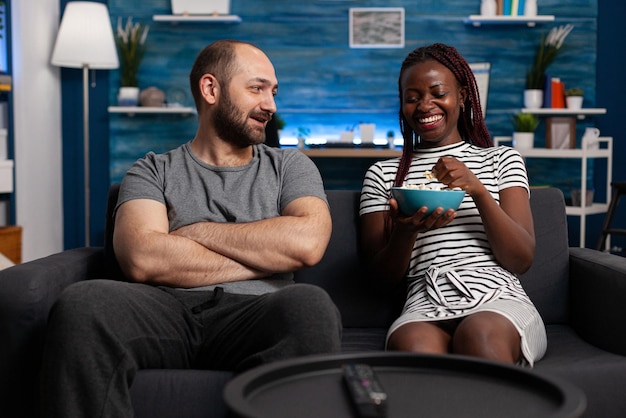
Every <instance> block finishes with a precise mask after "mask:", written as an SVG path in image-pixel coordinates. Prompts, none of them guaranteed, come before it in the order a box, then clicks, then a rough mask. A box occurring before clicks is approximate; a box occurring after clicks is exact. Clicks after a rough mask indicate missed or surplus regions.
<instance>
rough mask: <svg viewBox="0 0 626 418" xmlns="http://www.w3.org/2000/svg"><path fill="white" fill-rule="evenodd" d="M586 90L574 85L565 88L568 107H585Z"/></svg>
mask: <svg viewBox="0 0 626 418" xmlns="http://www.w3.org/2000/svg"><path fill="white" fill-rule="evenodd" d="M584 95H585V92H584V91H583V89H581V88H580V87H572V88H570V89H567V90H565V102H566V103H567V108H568V109H580V108H582V107H583V96H584Z"/></svg>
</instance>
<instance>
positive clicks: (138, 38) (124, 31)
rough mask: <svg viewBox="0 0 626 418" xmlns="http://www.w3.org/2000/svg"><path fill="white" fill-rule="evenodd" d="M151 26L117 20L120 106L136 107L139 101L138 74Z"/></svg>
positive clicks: (116, 37) (130, 18)
mask: <svg viewBox="0 0 626 418" xmlns="http://www.w3.org/2000/svg"><path fill="white" fill-rule="evenodd" d="M149 29H150V26H148V25H145V24H143V23H140V22H136V23H133V18H132V17H129V18H127V19H126V23H125V24H123V22H122V18H121V17H120V18H118V19H117V31H116V34H115V43H116V44H117V50H118V54H119V59H120V90H119V94H118V104H119V105H120V106H136V105H137V103H138V101H139V81H138V80H137V73H138V72H139V66H140V65H141V61H142V59H143V56H144V53H145V43H146V38H147V37H148V31H149Z"/></svg>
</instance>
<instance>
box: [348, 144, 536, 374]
mask: <svg viewBox="0 0 626 418" xmlns="http://www.w3.org/2000/svg"><path fill="white" fill-rule="evenodd" d="M443 156H452V157H456V158H457V159H458V160H460V161H463V162H464V163H465V164H466V165H467V167H468V168H469V169H470V170H471V171H472V172H473V173H474V174H475V175H476V176H477V177H478V179H479V180H480V181H481V182H482V183H483V184H484V185H485V187H486V188H487V190H488V191H489V193H490V194H491V195H492V196H493V198H494V199H495V200H496V201H497V202H498V203H499V192H500V190H503V189H506V188H508V187H522V188H524V189H526V190H527V191H529V186H528V177H527V174H526V168H525V165H524V161H523V159H522V157H521V156H520V154H519V153H518V152H517V151H516V150H514V149H512V148H510V147H503V146H500V147H491V148H479V147H476V146H474V145H471V144H468V143H466V142H459V143H455V144H452V145H447V146H444V147H439V148H431V149H420V150H417V151H416V152H414V154H413V160H412V162H411V166H410V169H409V172H408V174H407V176H406V178H405V183H406V184H412V185H417V184H426V183H429V182H430V181H429V180H428V179H427V178H426V177H425V176H424V172H426V171H429V170H432V168H433V166H434V165H435V163H436V162H437V161H438V160H439V158H441V157H443ZM399 162H400V159H399V158H394V159H391V160H386V161H379V162H377V163H375V164H374V165H372V166H371V167H370V169H369V170H368V171H367V173H366V175H365V179H364V181H363V189H362V191H361V202H360V214H361V215H364V214H367V213H372V212H378V211H386V210H389V198H390V190H391V186H392V185H393V181H394V178H395V175H396V172H397V170H398V165H399ZM407 280H408V283H409V291H408V296H407V301H406V304H405V306H404V310H403V313H402V315H401V317H400V318H398V320H397V321H396V322H395V323H394V324H393V325H392V327H391V329H390V330H389V334H390V333H391V332H393V331H394V330H395V329H397V328H398V327H399V326H400V325H402V324H404V323H407V322H411V321H423V320H429V321H432V320H438V319H451V318H458V317H462V316H466V315H469V314H471V313H474V312H478V311H481V310H489V311H496V312H498V313H501V314H503V315H505V316H506V317H507V318H509V319H510V320H511V321H512V322H513V323H514V324H515V325H516V327H517V328H518V331H519V332H520V334H521V335H522V340H523V341H522V349H523V350H522V351H523V352H524V356H525V358H526V360H527V361H528V363H529V364H531V365H532V363H533V360H535V359H537V358H540V357H541V356H542V355H543V353H544V351H545V347H546V338H545V329H544V325H543V321H542V320H541V318H540V316H539V313H538V312H537V310H536V309H535V307H534V306H533V304H532V302H531V301H530V299H529V298H528V296H527V295H526V293H525V291H524V289H523V288H522V286H521V284H520V282H519V280H518V279H517V277H516V276H515V275H514V274H512V273H511V272H509V271H508V270H506V269H504V268H503V267H501V266H500V265H499V264H498V262H497V260H496V259H495V256H494V255H493V252H492V251H491V248H490V245H489V242H488V240H487V235H486V233H485V229H484V227H483V222H482V219H481V217H480V213H479V212H478V209H477V208H476V205H475V204H474V201H473V199H472V198H471V197H470V196H469V195H466V196H465V198H464V199H463V202H462V203H461V205H460V207H459V209H458V210H457V217H456V218H455V219H454V221H452V222H451V223H450V224H448V225H446V226H445V227H442V228H439V229H435V230H432V231H427V232H425V233H420V234H419V236H418V238H417V240H416V241H415V244H414V246H413V251H412V254H411V261H410V264H409V269H408V272H407ZM524 345H526V346H527V347H526V349H524Z"/></svg>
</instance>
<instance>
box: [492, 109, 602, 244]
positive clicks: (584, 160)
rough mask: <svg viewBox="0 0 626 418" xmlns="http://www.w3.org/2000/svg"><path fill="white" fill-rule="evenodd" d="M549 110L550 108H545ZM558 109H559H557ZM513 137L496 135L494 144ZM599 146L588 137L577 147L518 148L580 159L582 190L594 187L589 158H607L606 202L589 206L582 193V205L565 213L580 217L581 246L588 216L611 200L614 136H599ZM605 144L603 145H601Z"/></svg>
mask: <svg viewBox="0 0 626 418" xmlns="http://www.w3.org/2000/svg"><path fill="white" fill-rule="evenodd" d="M532 110H538V109H532ZM545 110H549V109H545ZM555 110H558V109H555ZM511 141H512V138H511V137H506V136H496V137H494V145H496V146H497V145H501V144H502V143H503V142H509V143H510V142H511ZM598 144H599V145H598V148H595V149H594V148H590V145H589V144H588V143H587V139H586V138H583V139H582V144H581V148H575V149H550V148H531V149H518V151H519V153H520V154H521V155H522V157H524V158H572V159H576V158H577V159H580V190H587V189H590V188H593V185H588V184H587V170H588V160H589V159H591V158H605V159H606V160H607V168H606V196H604V202H601V203H598V202H594V203H592V204H591V205H589V206H587V205H586V203H587V202H586V201H585V198H586V197H585V193H582V194H581V200H582V202H581V206H567V207H566V208H565V213H566V214H567V215H572V216H579V217H580V237H579V239H580V241H579V242H580V246H581V247H584V246H585V233H586V225H587V224H586V222H587V216H589V215H595V214H600V213H605V212H606V211H607V210H608V207H609V201H610V200H611V182H612V180H613V171H612V165H613V138H612V137H600V138H598ZM600 144H603V145H600Z"/></svg>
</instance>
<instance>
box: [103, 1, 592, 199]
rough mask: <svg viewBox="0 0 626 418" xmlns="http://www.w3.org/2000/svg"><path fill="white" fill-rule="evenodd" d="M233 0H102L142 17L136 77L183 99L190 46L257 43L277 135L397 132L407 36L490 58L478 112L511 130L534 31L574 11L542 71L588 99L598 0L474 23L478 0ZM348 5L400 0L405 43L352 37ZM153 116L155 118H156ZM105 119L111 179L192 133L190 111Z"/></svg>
mask: <svg viewBox="0 0 626 418" xmlns="http://www.w3.org/2000/svg"><path fill="white" fill-rule="evenodd" d="M231 3H232V6H231V9H232V13H233V14H237V15H239V16H240V17H241V18H242V23H240V24H234V25H233V24H207V23H180V24H171V23H161V22H153V21H152V15H153V14H167V13H169V12H170V2H169V0H151V1H143V2H128V1H125V0H110V1H109V7H110V12H111V15H112V19H113V20H114V21H116V19H117V17H118V16H121V17H124V18H126V17H127V16H133V18H134V19H135V20H140V21H143V22H145V23H148V24H150V25H151V28H150V34H149V37H148V50H147V53H146V58H145V60H144V62H143V63H142V67H141V70H140V74H139V80H140V87H142V88H145V87H149V86H156V87H159V88H161V89H162V90H164V91H165V92H166V94H167V95H168V96H173V95H176V96H184V97H185V104H187V105H192V99H191V95H190V94H189V93H188V90H189V89H188V85H187V74H188V71H189V68H190V66H191V64H192V62H193V59H194V58H195V55H196V54H197V52H198V51H199V50H200V49H201V48H202V47H204V46H205V45H206V44H208V43H210V42H212V41H214V40H216V39H220V38H236V39H242V40H246V41H250V42H253V43H255V44H257V45H259V46H260V47H261V48H262V49H263V50H264V51H266V53H267V54H268V55H269V56H270V58H271V59H272V61H273V62H274V64H275V66H276V70H277V75H278V78H279V83H280V89H279V95H278V97H277V104H278V109H279V113H280V114H281V116H282V117H283V119H285V120H286V122H287V126H286V128H285V130H284V131H283V138H284V139H285V138H286V140H289V139H293V138H295V137H296V136H297V131H298V128H300V127H304V128H307V129H309V130H310V132H311V140H313V141H316V140H321V141H324V140H327V139H337V138H338V137H339V135H340V133H341V131H343V130H345V129H346V128H350V127H352V126H354V125H356V124H358V123H359V122H362V121H364V122H371V123H375V124H376V127H377V130H376V137H377V138H380V139H383V138H385V135H386V132H387V131H389V130H394V131H395V132H396V137H399V136H400V135H399V132H398V122H397V111H398V100H397V95H398V93H397V73H398V69H399V66H400V63H401V62H402V60H403V59H404V57H405V56H406V55H407V53H408V52H410V51H411V50H413V49H414V48H415V47H417V46H420V45H424V44H428V43H432V42H444V43H448V44H451V45H454V46H456V47H457V48H458V49H459V51H460V52H461V53H462V54H463V55H464V56H465V57H466V58H467V59H468V61H470V62H482V61H488V62H490V63H491V64H492V72H491V83H490V90H489V95H488V98H487V102H488V112H487V123H488V126H489V127H490V129H491V132H492V134H493V135H510V133H511V130H512V129H511V123H510V116H511V114H512V113H513V112H515V111H516V110H517V109H519V108H521V107H522V91H523V88H524V77H525V73H526V70H527V68H528V66H529V65H530V63H531V62H532V59H533V56H534V53H535V49H536V47H537V46H538V45H539V43H540V40H541V37H542V35H543V34H544V33H546V32H547V31H549V30H550V29H551V28H552V27H553V26H556V25H560V24H565V23H573V24H574V25H575V29H574V31H573V32H572V33H571V34H570V36H569V37H568V39H567V48H566V49H565V50H564V51H563V53H562V55H561V56H560V57H559V58H558V60H557V62H556V63H555V64H554V65H553V67H552V68H551V71H552V72H553V73H554V74H557V75H559V76H560V77H561V78H562V79H563V80H564V81H565V82H566V83H567V84H568V85H571V86H573V85H578V86H581V87H583V88H584V89H585V91H586V92H587V93H588V94H587V96H586V98H585V100H586V103H585V105H586V106H594V105H595V63H596V32H597V5H596V1H588V0H577V1H569V2H568V5H567V6H563V5H561V4H560V2H558V1H544V2H540V13H541V14H554V15H556V17H557V19H556V22H554V23H549V24H539V25H537V26H536V27H535V28H528V27H527V26H525V25H497V26H482V27H480V28H475V27H473V26H471V25H466V24H464V22H463V19H464V18H465V17H466V16H468V15H470V14H476V13H478V9H479V3H480V2H479V1H478V0H452V1H447V2H431V1H415V0H413V1H406V0H405V1H400V0H396V1H388V2H383V1H359V2H356V1H328V0H325V1H322V0H319V1H314V2H309V3H307V4H298V3H301V2H293V1H288V0H278V1H272V2H269V1H265V2H259V1H252V0H232V2H231ZM355 6H358V7H380V6H389V7H404V8H405V13H406V19H405V21H406V36H405V44H406V46H405V47H404V48H394V49H350V48H349V44H348V32H349V28H348V9H349V7H355ZM164 68H167V71H163V69H164ZM111 81H112V83H111V86H112V88H111V91H110V95H109V100H110V101H111V102H114V101H115V95H116V87H117V74H116V72H113V74H112V78H111ZM161 120H162V121H163V122H164V123H155V122H160V121H161ZM591 122H593V121H591V120H589V119H588V120H587V121H586V123H587V124H588V123H591ZM110 126H111V142H110V147H111V181H119V180H120V179H121V178H122V176H123V174H124V172H125V171H126V169H127V168H128V166H129V165H130V164H131V163H132V162H133V161H134V160H135V159H136V158H138V157H140V156H142V155H143V154H144V153H145V152H146V151H148V150H154V151H161V150H166V149H169V148H171V147H172V146H175V145H177V144H180V143H182V142H184V141H186V140H188V139H189V138H191V137H193V135H194V133H195V125H194V123H193V120H190V119H188V118H187V119H186V118H181V117H176V116H174V117H169V116H168V117H167V118H163V117H162V116H141V117H139V116H136V117H134V118H128V117H127V116H125V115H112V116H111V124H110ZM584 126H585V123H582V124H579V129H581V130H582V129H583V128H584ZM539 132H540V133H541V132H542V130H541V129H540V130H539ZM540 136H541V135H540ZM538 141H542V139H541V138H538ZM565 164H566V167H564V170H567V163H565ZM574 175H575V174H574ZM539 176H542V177H543V175H542V173H541V172H538V173H534V176H533V178H536V182H537V183H541V184H545V183H546V182H547V180H545V179H541V178H539ZM552 177H553V176H552ZM359 180H360V179H359ZM576 181H577V180H576V179H574V180H573V182H574V183H575V182H576ZM566 182H567V183H569V182H571V181H570V180H567V181H566ZM557 185H558V186H563V187H566V186H568V184H557Z"/></svg>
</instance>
